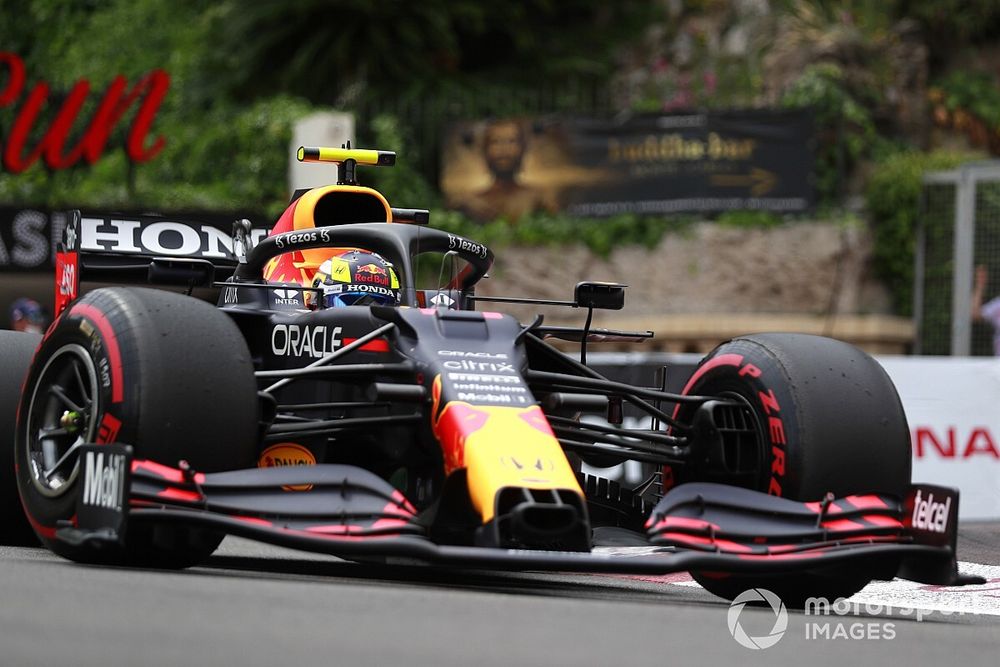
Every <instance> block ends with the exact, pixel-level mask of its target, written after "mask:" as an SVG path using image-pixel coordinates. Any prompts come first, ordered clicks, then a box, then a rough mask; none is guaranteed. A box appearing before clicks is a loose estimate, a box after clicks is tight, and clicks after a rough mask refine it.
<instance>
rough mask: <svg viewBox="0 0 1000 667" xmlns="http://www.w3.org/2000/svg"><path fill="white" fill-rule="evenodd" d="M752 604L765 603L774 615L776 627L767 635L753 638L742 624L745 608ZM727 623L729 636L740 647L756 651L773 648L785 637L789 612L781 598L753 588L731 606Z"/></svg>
mask: <svg viewBox="0 0 1000 667" xmlns="http://www.w3.org/2000/svg"><path fill="white" fill-rule="evenodd" d="M751 602H755V603H760V602H765V603H767V604H768V605H769V606H770V607H771V611H772V612H773V613H774V625H773V626H771V630H770V632H768V633H767V634H766V635H760V636H756V637H751V636H750V635H749V634H747V631H746V630H744V629H743V626H742V625H741V624H740V616H741V615H742V613H743V608H744V607H746V606H747V604H748V603H751ZM727 621H728V622H729V634H731V635H732V636H733V639H735V640H736V642H737V643H738V644H739V645H740V646H744V647H746V648H749V649H754V650H759V649H765V648H771V647H772V646H774V645H775V644H777V643H778V642H779V641H780V640H781V638H782V637H784V636H785V630H786V629H788V610H787V609H785V603H784V602H782V601H781V598H779V597H778V596H777V595H775V594H774V593H772V592H771V591H769V590H767V589H766V588H751V589H749V590H746V591H743V592H742V593H740V594H739V595H738V596H737V597H736V599H735V600H733V602H732V604H730V605H729V615H728V617H727Z"/></svg>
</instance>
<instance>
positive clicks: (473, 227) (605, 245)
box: [431, 210, 693, 257]
mask: <svg viewBox="0 0 1000 667" xmlns="http://www.w3.org/2000/svg"><path fill="white" fill-rule="evenodd" d="M692 220H693V218H687V217H672V218H656V217H648V216H639V215H633V214H622V215H616V216H612V217H608V218H599V219H598V218H576V217H572V216H568V215H553V214H550V213H535V214H532V215H527V216H524V217H522V218H520V219H519V220H518V221H517V224H516V225H512V224H510V223H509V222H508V221H506V220H503V219H500V220H494V221H493V222H489V223H486V224H480V223H478V222H475V221H473V220H472V219H470V218H467V217H466V216H464V215H462V214H461V213H459V212H457V211H448V210H435V211H433V212H432V213H431V224H432V225H434V226H435V227H438V228H439V229H444V230H446V231H450V232H453V233H455V234H461V235H463V236H467V237H469V238H472V239H476V240H477V241H481V242H483V243H485V244H486V245H488V246H491V247H503V246H516V245H531V246H565V245H571V244H583V245H585V246H587V247H588V248H589V249H590V250H592V251H593V252H594V253H595V254H598V255H600V256H601V257H608V256H609V255H610V254H611V251H612V250H614V249H615V248H616V247H620V246H625V245H640V246H645V247H646V248H655V247H656V246H657V244H659V242H660V240H661V239H662V238H663V234H664V233H666V232H668V231H674V230H681V229H684V228H686V227H687V226H688V225H690V223H691V221H692Z"/></svg>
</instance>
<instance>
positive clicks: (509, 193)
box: [459, 120, 552, 222]
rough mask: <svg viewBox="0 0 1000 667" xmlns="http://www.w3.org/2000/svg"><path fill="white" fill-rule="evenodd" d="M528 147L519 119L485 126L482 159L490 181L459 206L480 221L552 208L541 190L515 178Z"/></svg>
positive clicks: (499, 121) (518, 215) (515, 217)
mask: <svg viewBox="0 0 1000 667" xmlns="http://www.w3.org/2000/svg"><path fill="white" fill-rule="evenodd" d="M527 148H528V138H527V134H526V132H525V129H524V125H523V124H522V123H521V122H519V121H517V120H498V121H494V122H492V123H490V124H489V125H487V126H486V130H485V132H484V134H483V161H484V162H485V163H486V168H487V169H489V171H490V174H492V176H493V183H492V185H490V186H489V187H488V188H486V189H485V190H481V191H479V192H477V193H475V194H473V195H472V197H470V198H469V199H468V200H466V201H465V202H463V203H462V205H461V206H460V207H459V208H460V209H461V210H462V211H464V212H465V213H466V215H468V216H470V217H472V218H475V219H476V220H479V221H481V222H486V221H489V220H494V219H496V218H499V217H501V216H504V217H507V218H508V219H509V220H511V221H516V220H517V219H518V218H520V217H521V216H522V215H524V214H526V213H531V212H532V211H535V210H538V209H541V208H546V209H550V210H551V209H552V206H551V205H549V203H548V202H546V201H545V198H544V197H543V196H542V193H541V192H539V191H538V190H537V189H535V188H533V187H530V186H527V185H524V184H523V183H521V182H519V180H518V173H519V172H520V171H521V163H522V161H523V160H524V154H525V152H526V150H527Z"/></svg>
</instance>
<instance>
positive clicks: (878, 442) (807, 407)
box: [677, 333, 911, 606]
mask: <svg viewBox="0 0 1000 667" xmlns="http://www.w3.org/2000/svg"><path fill="white" fill-rule="evenodd" d="M684 393H686V394H695V395H711V396H723V397H727V398H734V399H736V400H737V401H739V402H742V403H744V405H745V406H746V407H747V408H748V411H749V413H750V414H751V415H752V417H753V418H752V420H751V421H752V422H753V431H755V434H754V437H751V438H749V439H748V442H753V443H754V444H753V446H752V447H750V449H751V450H752V451H746V452H742V454H741V456H740V460H741V461H742V463H741V468H742V469H741V470H740V471H739V474H732V473H727V472H726V471H725V470H718V469H712V467H711V464H709V463H706V462H703V463H702V464H701V466H702V467H701V469H699V468H698V467H697V466H696V467H695V468H694V470H693V471H689V472H688V473H687V474H686V476H685V478H684V479H700V480H709V481H715V482H723V483H730V484H734V485H737V486H745V487H749V488H755V489H757V490H759V491H764V492H767V493H770V494H772V495H776V496H781V497H785V498H791V499H793V500H801V501H814V500H821V499H822V498H823V497H824V496H825V495H826V493H827V492H831V493H833V494H834V495H835V496H837V497H840V496H844V495H849V494H853V493H883V494H893V495H896V496H903V495H904V494H905V493H906V491H907V489H908V486H909V484H910V465H911V454H910V436H909V428H908V426H907V423H906V416H905V414H904V412H903V407H902V404H901V403H900V400H899V396H898V395H897V393H896V389H895V387H894V386H893V384H892V381H891V380H890V379H889V376H888V375H887V374H886V372H885V371H884V370H883V369H882V367H881V366H880V365H879V364H878V363H877V362H876V361H875V360H874V359H872V358H871V357H870V356H868V355H867V354H865V353H864V352H862V351H861V350H859V349H857V348H855V347H853V346H851V345H848V344H847V343H843V342H841V341H837V340H833V339H830V338H823V337H820V336H810V335H805V334H778V333H775V334H759V335H750V336H743V337H740V338H737V339H735V340H731V341H729V342H726V343H723V344H722V345H720V346H719V347H717V348H716V349H715V350H714V351H713V352H712V353H711V354H709V355H708V357H706V358H705V359H704V360H703V361H702V363H701V364H700V365H699V366H698V368H697V369H696V370H695V372H694V374H693V375H692V377H691V379H690V380H689V381H688V384H687V386H686V387H685V388H684ZM693 409H694V408H691V407H687V406H680V407H679V409H678V411H677V416H678V417H679V418H680V419H681V421H682V422H688V423H690V420H691V419H692V417H693V413H692V411H693ZM727 474H728V477H727ZM894 573H895V564H894V563H893V562H889V561H887V562H870V561H869V562H866V563H865V567H863V568H862V567H859V566H857V565H854V566H851V567H838V568H823V569H822V570H816V571H809V572H805V573H799V574H793V575H781V576H773V577H772V576H768V577H762V576H756V575H754V576H743V575H741V576H732V575H730V576H723V575H721V574H718V573H705V572H696V573H692V575H693V576H694V578H695V579H696V580H697V581H698V583H700V584H701V585H702V586H703V587H704V588H706V589H707V590H708V591H710V592H712V593H714V594H716V595H719V596H721V597H723V598H727V599H730V600H731V599H733V598H735V597H736V596H738V595H739V594H740V593H742V592H743V591H745V590H747V589H748V588H766V589H768V590H771V591H772V592H774V593H777V594H778V595H779V596H780V597H781V598H782V599H783V600H784V602H785V604H789V605H794V606H800V605H801V604H802V603H803V602H804V601H805V599H806V598H808V597H813V596H815V597H821V596H822V597H827V598H829V599H830V600H833V599H834V598H837V597H847V596H850V595H853V594H854V593H856V592H857V591H859V590H861V588H863V587H864V586H865V585H866V584H867V583H868V582H869V581H870V580H871V579H873V578H879V577H883V576H885V577H889V578H891V577H892V576H893V574H894Z"/></svg>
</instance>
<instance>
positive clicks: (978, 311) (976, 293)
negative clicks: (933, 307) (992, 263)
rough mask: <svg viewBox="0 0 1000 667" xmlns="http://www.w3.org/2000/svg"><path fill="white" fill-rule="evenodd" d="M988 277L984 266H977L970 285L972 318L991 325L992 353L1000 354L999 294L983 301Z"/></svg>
mask: <svg viewBox="0 0 1000 667" xmlns="http://www.w3.org/2000/svg"><path fill="white" fill-rule="evenodd" d="M988 278H989V274H988V273H987V272H986V267H985V266H983V265H981V264H980V265H979V266H977V267H976V279H975V282H974V284H973V286H972V319H973V320H976V321H979V322H989V323H990V324H991V325H992V326H993V354H995V355H997V356H1000V296H995V297H993V298H992V299H990V300H989V301H987V302H986V303H983V296H984V295H985V293H986V281H987V279H988Z"/></svg>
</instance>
